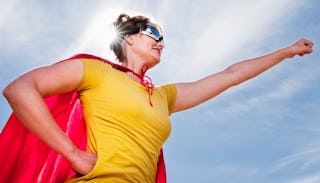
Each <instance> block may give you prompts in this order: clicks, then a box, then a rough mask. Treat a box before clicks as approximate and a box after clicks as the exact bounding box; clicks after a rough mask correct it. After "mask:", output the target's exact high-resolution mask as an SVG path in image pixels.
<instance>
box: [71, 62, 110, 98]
mask: <svg viewBox="0 0 320 183" xmlns="http://www.w3.org/2000/svg"><path fill="white" fill-rule="evenodd" d="M81 61H82V64H83V77H82V81H81V83H80V85H79V86H78V87H77V89H76V90H77V91H79V92H81V91H84V90H88V89H92V88H95V87H96V86H97V85H99V83H100V81H101V80H102V78H103V77H105V76H106V74H107V73H108V72H109V71H110V69H111V68H112V67H111V65H110V64H107V63H104V62H102V61H99V60H95V59H81Z"/></svg>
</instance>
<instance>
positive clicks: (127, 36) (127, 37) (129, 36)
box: [124, 34, 134, 45]
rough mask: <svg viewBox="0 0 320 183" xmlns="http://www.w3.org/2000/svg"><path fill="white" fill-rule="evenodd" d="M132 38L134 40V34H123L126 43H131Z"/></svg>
mask: <svg viewBox="0 0 320 183" xmlns="http://www.w3.org/2000/svg"><path fill="white" fill-rule="evenodd" d="M133 40H134V35H133V34H128V35H126V36H124V41H125V42H126V43H127V44H128V45H132V44H133Z"/></svg>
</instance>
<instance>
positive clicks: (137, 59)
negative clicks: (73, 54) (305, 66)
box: [3, 14, 313, 182]
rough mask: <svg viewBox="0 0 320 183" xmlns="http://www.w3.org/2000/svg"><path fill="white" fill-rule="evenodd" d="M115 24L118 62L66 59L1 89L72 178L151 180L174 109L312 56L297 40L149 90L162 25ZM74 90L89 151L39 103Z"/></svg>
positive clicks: (144, 21)
mask: <svg viewBox="0 0 320 183" xmlns="http://www.w3.org/2000/svg"><path fill="white" fill-rule="evenodd" d="M114 27H115V29H116V30H117V32H118V37H117V38H116V39H115V40H114V41H113V42H112V43H111V46H110V48H111V49H112V50H113V51H114V53H115V55H116V56H117V58H118V60H119V61H120V62H121V63H122V66H112V65H110V64H105V63H103V62H100V61H97V60H95V59H73V60H68V61H64V62H60V63H58V64H54V65H52V66H47V67H42V68H38V69H35V70H33V71H31V72H28V73H26V74H24V75H23V76H21V77H19V78H18V79H16V80H15V81H13V82H12V83H11V84H9V85H8V86H7V87H6V88H5V89H4V91H3V94H4V96H5V97H6V98H7V100H8V102H9V104H10V105H11V107H12V109H13V112H14V113H15V114H16V116H17V117H18V118H19V119H20V120H21V122H22V123H23V124H24V125H25V126H26V127H27V128H28V129H29V130H30V131H31V132H32V133H34V134H35V135H36V136H37V137H39V138H40V139H41V140H42V141H43V142H45V143H46V144H47V145H48V146H49V147H50V148H52V149H53V150H55V151H56V152H57V153H59V154H61V155H62V156H63V157H64V158H66V159H67V160H68V161H69V162H70V164H71V166H72V168H73V169H74V170H75V171H76V172H78V173H79V174H80V175H83V176H78V177H73V178H71V179H70V180H69V182H82V181H94V182H155V177H156V166H157V165H156V164H157V159H158V156H159V152H160V149H161V147H162V145H163V143H164V142H165V140H166V139H167V137H168V136H169V133H170V127H171V126H170V120H169V116H170V114H171V113H174V112H178V111H182V110H186V109H189V108H191V107H194V106H196V105H199V104H201V103H203V102H205V101H207V100H208V99H211V98H213V97H214V96H216V95H218V94H219V93H221V92H223V91H225V90H226V89H228V88H229V87H231V86H234V85H238V84H240V83H242V82H244V81H246V80H248V79H250V78H253V77H255V76H257V75H259V74H260V73H262V72H264V71H265V70H267V69H269V68H271V67H272V66H274V65H276V64H278V63H280V62H281V61H283V60H284V59H286V58H292V57H294V56H295V55H300V56H303V55H304V54H309V53H311V52H312V46H313V43H312V42H311V41H309V40H306V39H301V40H299V41H298V42H296V43H294V44H293V45H291V46H289V47H286V48H283V49H280V50H277V51H275V52H273V53H271V54H268V55H265V56H262V57H258V58H254V59H250V60H245V61H241V62H238V63H235V64H233V65H231V66H230V67H228V68H227V69H225V70H223V71H222V72H219V73H216V74H213V75H210V76H208V77H206V78H203V79H200V80H198V81H195V82H189V83H175V84H167V85H163V86H160V87H155V88H153V84H152V83H151V81H150V79H149V78H147V77H146V76H144V73H145V72H146V71H147V70H148V69H150V68H152V67H154V66H155V65H157V64H158V63H159V62H160V56H161V51H162V49H163V48H164V43H163V41H162V40H163V35H162V32H161V28H160V27H159V25H157V24H155V23H153V22H150V20H149V19H148V18H146V17H143V16H135V17H130V16H128V15H125V14H121V15H120V16H119V17H118V18H117V20H116V21H115V22H114ZM20 91H24V92H20ZM71 91H77V92H78V93H79V95H80V99H81V102H82V106H83V109H84V116H85V120H86V126H87V133H88V144H87V148H88V151H82V150H80V149H79V148H77V147H76V146H75V145H74V144H73V143H72V141H70V139H69V138H68V137H67V136H66V135H65V133H63V131H61V130H60V128H59V127H58V126H57V125H56V121H55V120H54V119H53V117H52V115H51V114H50V112H49V110H48V108H47V107H46V105H45V103H44V102H43V98H44V97H47V96H51V95H54V94H59V93H67V92H71Z"/></svg>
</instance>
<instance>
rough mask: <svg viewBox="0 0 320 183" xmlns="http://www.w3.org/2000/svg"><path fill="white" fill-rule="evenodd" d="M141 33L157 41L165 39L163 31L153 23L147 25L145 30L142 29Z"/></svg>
mask: <svg viewBox="0 0 320 183" xmlns="http://www.w3.org/2000/svg"><path fill="white" fill-rule="evenodd" d="M140 33H141V34H143V35H146V36H149V37H151V38H152V39H154V40H155V41H156V42H160V41H162V40H163V35H162V32H161V31H160V30H158V29H157V28H156V27H155V26H152V25H146V27H145V28H144V29H143V30H141V31H140Z"/></svg>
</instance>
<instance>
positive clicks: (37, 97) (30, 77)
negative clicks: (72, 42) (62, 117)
mask: <svg viewBox="0 0 320 183" xmlns="http://www.w3.org/2000/svg"><path fill="white" fill-rule="evenodd" d="M82 76H83V66H82V62H81V61H80V60H73V61H65V62H61V63H58V64H54V65H51V66H47V67H41V68H38V69H35V70H32V71H30V72H28V73H26V74H24V75H22V76H21V77H19V78H17V79H16V80H15V81H13V82H12V83H11V84H9V85H8V86H7V87H6V88H5V89H4V90H3V95H4V96H5V98H6V99H7V100H8V102H9V104H10V106H11V108H12V110H13V112H14V113H15V115H16V116H17V117H18V119H19V120H20V121H21V122H22V123H23V124H24V125H25V126H26V128H28V129H29V130H30V131H31V132H32V133H33V134H35V135H36V136H37V137H39V139H41V140H42V141H43V142H44V143H46V144H47V145H48V146H49V147H50V148H52V149H53V150H55V151H56V152H57V153H59V154H61V155H62V156H63V157H65V158H66V159H67V160H68V161H69V162H70V163H71V164H72V166H73V168H74V169H75V171H78V172H79V173H82V174H85V173H87V172H89V171H90V170H91V168H92V167H90V166H86V165H85V164H86V163H81V162H80V161H79V158H77V157H82V158H83V159H85V158H89V159H90V157H91V156H90V155H88V154H86V153H82V152H81V151H79V149H78V148H77V147H76V146H75V145H74V144H73V143H72V142H71V140H70V139H69V138H68V137H67V136H66V134H65V133H64V132H63V131H62V130H61V129H60V128H59V126H58V125H57V124H56V121H55V120H54V118H53V117H52V115H51V113H50V111H49V110H48V108H47V106H46V104H45V102H44V100H43V98H44V97H46V96H50V95H53V94H59V93H65V92H70V91H74V90H75V89H76V87H77V86H78V85H79V84H80V82H81V80H82ZM94 162H95V161H94ZM93 164H94V163H93ZM82 166H86V167H82Z"/></svg>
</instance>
